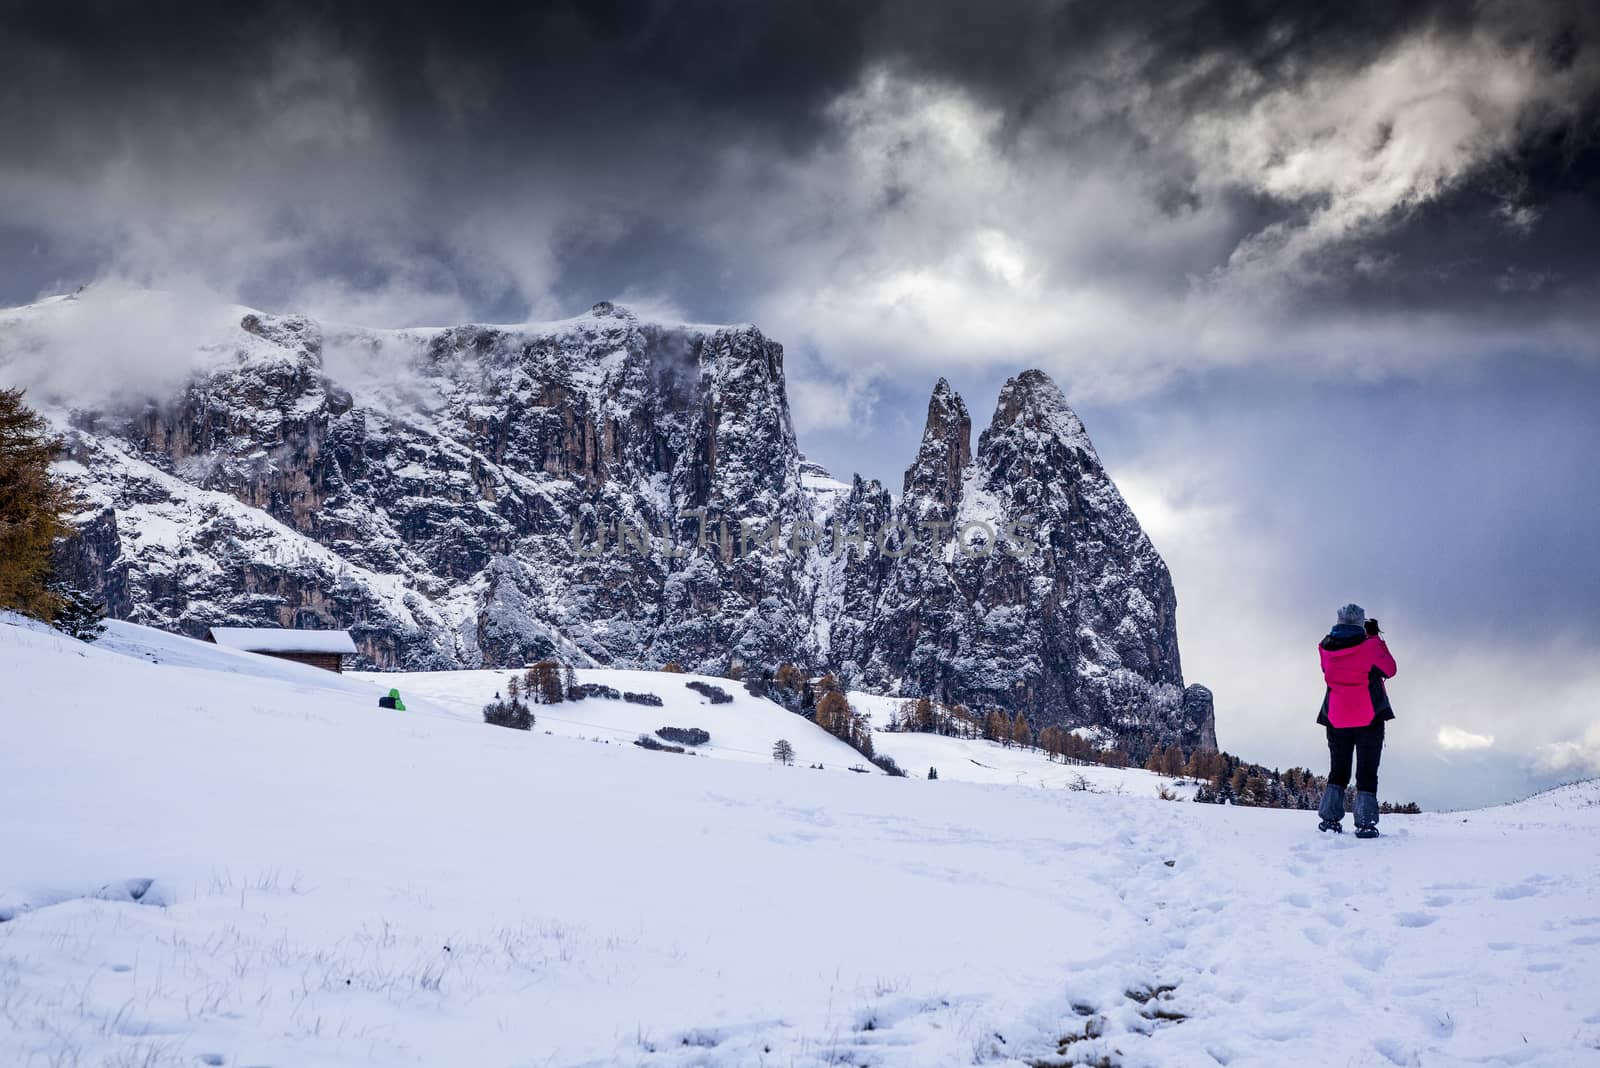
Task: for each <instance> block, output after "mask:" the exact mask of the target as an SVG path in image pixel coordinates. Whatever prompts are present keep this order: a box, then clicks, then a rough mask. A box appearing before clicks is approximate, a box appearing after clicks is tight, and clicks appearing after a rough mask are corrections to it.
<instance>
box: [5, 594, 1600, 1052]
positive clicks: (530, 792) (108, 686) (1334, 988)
mask: <svg viewBox="0 0 1600 1068" xmlns="http://www.w3.org/2000/svg"><path fill="white" fill-rule="evenodd" d="M151 641H152V642H153V643H154V646H155V647H151V646H150V645H146V646H145V647H144V652H145V654H147V655H141V654H140V652H139V650H138V649H136V648H134V646H135V645H136V644H137V643H136V642H135V641H134V640H133V638H131V637H129V636H128V635H125V634H119V635H117V636H115V641H114V643H113V645H108V646H106V647H94V646H83V645H80V644H79V643H76V642H73V641H70V640H68V639H64V638H62V637H60V636H58V635H55V634H51V633H47V632H42V631H40V630H37V629H33V628H24V627H19V626H15V625H11V624H10V623H5V622H0V679H3V680H4V687H3V691H0V739H3V742H4V744H3V745H0V800H3V803H0V917H3V918H4V920H5V922H0V1064H5V1065H51V1064H83V1065H90V1064H95V1065H98V1064H138V1065H145V1066H152V1068H153V1066H179V1065H182V1066H191V1065H196V1064H209V1065H240V1066H243V1065H295V1066H297V1068H318V1066H333V1065H338V1066H349V1065H369V1066H384V1068H389V1066H395V1065H457V1064H472V1065H481V1066H500V1065H505V1066H512V1065H517V1066H523V1065H553V1066H563V1068H572V1066H578V1065H586V1066H601V1065H628V1066H643V1068H691V1066H694V1068H750V1066H762V1065H767V1066H773V1068H776V1066H784V1068H821V1066H824V1065H827V1066H833V1065H843V1064H850V1065H861V1064H865V1065H871V1066H874V1068H912V1066H914V1068H928V1066H945V1065H965V1064H985V1065H1002V1066H1013V1068H1020V1066H1022V1065H1040V1064H1044V1065H1051V1064H1066V1063H1078V1064H1110V1065H1117V1066H1120V1068H1135V1066H1151V1068H1155V1066H1160V1068H1190V1066H1205V1068H1214V1066H1215V1065H1219V1064H1226V1065H1230V1066H1239V1065H1281V1064H1286V1063H1296V1064H1338V1065H1346V1064H1349V1065H1390V1064H1398V1065H1458V1064H1469V1063H1470V1064H1475V1065H1539V1066H1546V1065H1548V1066H1567V1065H1580V1064H1585V1063H1591V1062H1592V1061H1593V1059H1594V1058H1595V1056H1596V1049H1597V1044H1600V1010H1597V1009H1596V1005H1597V1004H1600V996H1597V994H1600V907H1597V905H1596V900H1597V899H1600V860H1597V856H1596V851H1595V848H1594V846H1595V842H1596V840H1597V836H1600V807H1597V806H1594V805H1592V804H1587V803H1585V804H1576V803H1575V804H1572V805H1566V804H1561V805H1554V804H1551V803H1550V801H1551V799H1550V798H1549V797H1547V798H1545V799H1544V800H1543V801H1538V800H1535V801H1530V802H1528V803H1524V804H1521V805H1515V806H1508V807H1506V808H1503V809H1495V810H1489V811H1483V812H1467V813H1451V814H1448V815H1437V816H1433V815H1425V816H1418V817H1411V818H1409V819H1401V818H1385V821H1384V829H1385V831H1386V836H1385V837H1384V838H1382V839H1380V840H1378V841H1376V842H1358V841H1356V840H1354V838H1353V837H1351V836H1348V835H1347V836H1345V837H1343V838H1333V837H1329V836H1320V837H1319V836H1318V835H1317V834H1316V832H1315V831H1314V830H1313V828H1312V825H1311V823H1310V818H1309V817H1308V815H1307V814H1304V813H1294V812H1276V811H1265V810H1253V809H1237V808H1228V807H1220V806H1214V805H1193V804H1174V803H1164V802H1161V801H1158V800H1155V799H1154V798H1153V797H1147V796H1132V795H1129V796H1116V795H1114V794H1106V793H1087V792H1075V791H1071V790H1062V789H1039V788H1038V787H1034V786H1028V787H1018V786H986V785H979V784H972V783H962V782H956V781H944V780H943V779H941V781H939V782H927V781H925V780H919V779H893V778H889V777H886V776H867V775H852V774H848V773H843V772H835V771H831V770H830V771H827V772H818V771H811V770H807V769H806V768H804V767H778V766H775V765H773V764H771V763H770V762H767V763H762V764H757V763H753V762H752V763H744V762H741V761H737V760H714V759H698V758H686V757H678V756H672V755H666V754H659V753H648V752H644V751H643V750H640V749H637V748H635V747H633V746H631V745H603V744H596V743H595V742H593V741H584V740H580V739H576V738H565V737H559V736H548V735H545V734H543V733H541V732H539V731H534V732H530V733H523V732H516V731H509V730H503V729H498V728H494V727H488V726H485V725H483V724H481V723H477V722H472V721H471V720H470V717H466V716H464V715H462V714H460V713H459V712H458V711H452V710H449V709H444V708H435V707H430V700H429V699H428V698H427V697H426V696H425V695H424V694H423V693H422V691H421V687H422V683H421V681H420V680H419V681H416V682H414V683H413V684H412V690H413V692H412V693H411V694H410V695H408V703H409V704H411V705H412V708H413V711H409V712H405V713H395V712H390V711H385V710H381V709H378V708H377V707H375V705H374V704H373V702H372V700H371V697H372V694H373V692H374V687H375V684H374V683H373V682H372V681H371V680H361V679H344V680H338V679H334V678H333V677H332V676H327V677H326V679H320V678H311V677H300V676H299V675H296V676H295V677H293V678H290V677H288V676H284V677H272V673H270V672H269V673H267V674H258V673H249V672H239V671H234V670H230V668H231V667H233V666H235V665H233V664H232V662H231V660H230V658H228V657H225V656H216V658H215V659H214V660H210V661H209V662H207V661H208V658H210V657H212V656H215V655H216V654H214V653H210V652H204V653H203V652H195V651H192V650H186V649H182V648H180V649H178V650H177V652H173V651H171V650H170V649H168V648H165V647H163V646H162V643H161V642H160V641H159V640H156V639H152V640H151ZM119 648H120V649H121V650H122V651H118V649H119ZM130 653H132V654H133V655H129V654H130ZM150 655H154V657H155V659H157V660H160V661H162V662H160V663H154V662H152V661H151V659H150ZM352 684H353V685H355V686H357V690H358V691H364V692H351V691H348V690H346V689H345V687H347V686H350V685H352ZM729 711H731V710H729ZM724 729H729V730H731V729H732V728H731V727H730V728H724ZM714 733H715V732H714ZM764 733H765V732H764V731H763V734H764ZM1591 795H1592V791H1590V793H1589V794H1583V795H1581V797H1584V798H1590V797H1591ZM1579 798H1580V795H1579V794H1577V793H1574V794H1573V795H1572V797H1570V798H1567V799H1568V800H1577V799H1579ZM1591 799H1592V798H1591Z"/></svg>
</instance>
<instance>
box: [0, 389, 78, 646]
mask: <svg viewBox="0 0 1600 1068" xmlns="http://www.w3.org/2000/svg"><path fill="white" fill-rule="evenodd" d="M60 450H61V441H60V439H59V438H56V437H55V436H53V435H52V434H50V433H49V428H48V426H47V425H46V424H45V421H44V419H43V418H42V417H41V416H40V415H39V414H38V413H37V412H35V411H34V410H33V409H31V408H29V407H28V406H27V405H26V404H24V403H23V401H22V391H21V390H20V389H4V390H0V608H10V609H15V610H16V611H19V612H23V613H26V614H28V615H31V616H36V617H38V618H40V619H51V618H52V617H53V616H54V614H55V611H56V608H57V606H58V603H59V602H58V599H57V597H56V595H55V594H53V593H51V591H50V590H49V588H48V586H49V581H50V560H51V554H52V550H53V549H54V547H55V541H56V539H57V538H59V537H61V536H62V535H63V534H66V533H67V531H68V529H69V528H68V526H67V521H66V516H67V513H68V512H69V511H70V509H71V508H72V506H73V503H74V497H73V494H72V492H71V491H70V490H69V489H68V488H67V487H66V486H65V485H63V484H62V483H60V482H58V481H57V480H56V479H55V478H54V477H53V476H52V475H51V473H50V464H51V462H52V461H54V460H55V457H56V454H57V453H58V452H59V451H60Z"/></svg>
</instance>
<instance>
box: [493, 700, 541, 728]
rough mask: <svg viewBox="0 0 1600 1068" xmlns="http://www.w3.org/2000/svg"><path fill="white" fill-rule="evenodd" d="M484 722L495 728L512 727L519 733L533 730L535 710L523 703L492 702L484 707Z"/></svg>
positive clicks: (514, 701) (515, 701)
mask: <svg viewBox="0 0 1600 1068" xmlns="http://www.w3.org/2000/svg"><path fill="white" fill-rule="evenodd" d="M483 721H484V722H485V723H487V724H489V725H490V726H494V727H510V728H511V729H512V730H517V731H530V730H532V729H533V710H532V709H530V708H529V707H528V706H527V705H525V704H523V703H522V702H521V701H519V700H516V699H515V698H513V699H512V700H510V701H491V702H489V703H488V704H486V705H484V706H483Z"/></svg>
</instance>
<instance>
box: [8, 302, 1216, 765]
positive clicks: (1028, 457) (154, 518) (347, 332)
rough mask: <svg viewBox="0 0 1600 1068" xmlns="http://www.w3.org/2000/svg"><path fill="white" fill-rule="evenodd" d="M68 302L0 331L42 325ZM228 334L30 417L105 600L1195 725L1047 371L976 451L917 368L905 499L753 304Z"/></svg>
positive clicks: (62, 563)
mask: <svg viewBox="0 0 1600 1068" xmlns="http://www.w3.org/2000/svg"><path fill="white" fill-rule="evenodd" d="M70 303H71V302H70V300H69V301H57V302H52V304H51V305H50V306H49V307H46V306H44V305H40V306H36V307H35V308H34V309H30V310H29V311H31V312H32V313H33V314H31V315H30V316H28V317H27V318H26V319H18V318H16V317H13V318H11V319H6V318H4V317H0V334H3V333H4V332H5V331H7V330H17V329H21V328H22V326H20V325H19V324H24V325H25V326H26V328H27V330H29V331H31V332H32V333H31V335H30V341H29V344H30V345H33V346H34V347H35V349H37V346H38V345H40V344H43V345H48V344H49V343H50V338H51V332H50V327H49V324H50V316H52V315H57V314H67V312H64V311H62V309H64V308H68V306H69V305H70ZM222 348H223V350H224V352H223V357H222V358H220V359H212V360H211V361H210V366H208V367H207V368H206V369H205V370H204V371H201V372H197V373H196V375H195V376H194V378H193V379H192V380H191V381H190V382H189V384H188V386H187V388H185V389H183V390H182V391H181V392H180V393H179V395H177V396H172V397H164V398H161V399H159V400H156V401H153V402H150V403H140V404H134V405H131V404H127V403H119V404H116V405H111V406H106V407H102V408H101V409H100V410H94V411H86V410H81V409H70V410H62V411H60V412H57V413H55V414H56V418H57V419H58V421H59V422H60V424H61V425H62V427H63V429H64V430H65V432H66V436H67V440H68V449H67V456H66V457H65V459H64V462H63V464H62V465H61V470H62V472H63V474H65V475H66V476H67V477H69V478H71V479H72V480H73V481H75V482H76V483H77V484H78V485H79V487H80V488H81V489H82V490H83V491H84V494H85V497H86V499H87V501H88V507H87V508H86V511H85V512H84V514H83V515H82V516H80V518H79V535H78V536H77V537H76V538H74V539H71V540H70V541H68V542H66V543H64V544H63V546H62V551H61V553H60V560H59V564H58V566H59V568H60V569H61V570H63V571H65V572H67V573H68V574H69V575H70V577H72V578H73V579H74V580H75V581H77V582H78V583H79V584H80V585H83V586H86V587H88V588H91V589H95V590H98V591H100V593H101V595H102V596H104V597H105V598H106V600H107V602H108V604H109V605H110V606H111V610H112V613H113V614H114V615H117V616H119V617H122V618H128V619H132V620H135V621H137V622H141V623H147V624H151V625H155V626H160V627H165V628H168V629H172V630H176V631H181V632H184V633H188V634H194V635H199V634H203V633H204V631H205V628H207V627H209V626H212V625H222V624H258V625H259V624H277V625H282V626H310V627H322V626H337V627H345V628H348V629H350V630H351V632H352V633H353V635H354V636H355V638H356V641H357V643H358V646H359V648H360V649H361V651H362V659H363V660H364V661H366V662H368V663H370V664H372V665H376V666H379V667H407V668H413V669H426V668H445V667H460V666H472V667H476V666H507V665H521V664H523V663H526V662H528V661H531V660H535V659H539V658H541V657H545V656H555V657H558V658H561V659H565V660H570V661H574V662H577V663H598V664H615V665H619V666H656V665H659V664H660V663H662V662H664V661H667V660H677V661H679V662H680V663H682V664H684V665H685V666H686V667H690V668H692V669H695V670H703V671H710V672H718V671H723V670H726V669H728V668H729V667H731V666H733V665H735V664H741V665H748V666H749V667H751V668H754V669H760V668H770V667H771V666H773V665H776V664H778V663H780V662H784V661H794V662H800V663H802V664H805V665H808V666H810V667H812V668H815V669H823V668H826V669H832V670H840V671H843V672H845V673H846V674H848V675H849V676H850V678H851V681H852V683H853V684H854V685H856V686H858V687H861V688H865V689H876V690H880V691H882V692H889V693H900V694H904V695H908V696H910V695H924V694H926V695H929V696H933V697H937V698H940V699H943V700H949V701H961V702H964V703H966V704H968V705H969V706H978V707H983V706H989V705H999V706H1001V707H1004V708H1006V709H1009V710H1020V711H1024V712H1026V713H1027V715H1028V717H1029V719H1030V721H1032V722H1033V723H1034V724H1035V726H1040V725H1044V724H1051V723H1055V724H1059V725H1063V726H1074V727H1075V726H1094V727H1101V728H1106V729H1108V730H1109V731H1110V732H1111V733H1112V734H1114V735H1115V736H1116V737H1117V738H1119V739H1121V740H1123V741H1124V742H1125V743H1127V744H1129V745H1132V746H1136V747H1137V746H1141V745H1146V744H1151V743H1155V742H1159V743H1161V744H1170V743H1174V742H1176V743H1179V744H1182V745H1184V746H1185V747H1186V748H1191V749H1192V748H1195V747H1197V746H1207V745H1214V744H1215V739H1214V734H1213V731H1212V728H1211V721H1212V717H1211V712H1210V700H1209V693H1208V692H1204V691H1203V688H1200V687H1192V688H1191V691H1190V693H1193V692H1194V691H1196V690H1199V691H1202V692H1204V693H1205V700H1204V701H1202V700H1200V699H1199V698H1198V696H1196V697H1193V698H1191V697H1190V695H1188V694H1186V693H1185V692H1184V690H1183V679H1182V672H1181V669H1180V664H1179V659H1178V648H1177V641H1176V633H1175V600H1174V597H1173V591H1172V584H1171V580H1170V578H1169V577H1168V574H1167V570H1166V568H1165V566H1164V565H1163V564H1162V562H1161V559H1160V557H1159V556H1158V555H1157V554H1156V552H1155V550H1154V548H1153V547H1152V546H1151V545H1150V542H1149V540H1148V539H1147V538H1146V537H1145V536H1144V534H1143V532H1142V531H1141V530H1140V529H1139V525H1138V523H1137V521H1136V520H1135V519H1134V517H1133V515H1132V513H1131V512H1130V511H1129V510H1128V508H1127V505H1126V504H1125V503H1124V502H1123V500H1122V498H1121V496H1120V494H1118V492H1117V490H1116V487H1115V486H1114V485H1113V484H1112V483H1111V480H1110V479H1109V478H1108V477H1107V476H1106V474H1105V471H1104V469H1103V468H1102V467H1101V465H1100V461H1099V459H1098V457H1097V456H1096V455H1095V452H1094V448H1093V446H1092V445H1091V444H1090V442H1089V439H1088V436H1087V435H1086V434H1085V432H1084V429H1083V426H1082V424H1081V423H1080V422H1079V421H1078V419H1077V417H1076V416H1075V415H1074V414H1073V412H1072V410H1071V409H1070V408H1069V407H1068V406H1067V404H1066V402H1065V400H1064V399H1063V398H1062V396H1061V393H1060V391H1059V390H1058V389H1057V388H1056V386H1055V385H1054V384H1053V383H1052V382H1051V381H1050V380H1049V379H1048V378H1047V377H1046V376H1045V375H1043V374H1042V373H1040V372H1037V371H1029V372H1026V373H1024V374H1022V375H1019V376H1018V377H1017V378H1014V379H1012V380H1011V381H1010V382H1008V383H1007V384H1006V386H1005V388H1004V389H1003V390H1002V392H1001V395H1000V400H999V404H998V405H997V407H996V411H995V415H994V419H993V420H992V422H991V425H990V427H989V429H987V430H986V431H984V432H983V434H982V435H981V437H980V438H979V441H978V447H977V450H976V452H974V451H973V449H972V441H971V435H972V421H971V418H970V417H969V415H968V412H967V408H966V405H965V404H964V403H963V402H962V400H961V398H960V397H959V396H957V395H956V394H955V392H954V391H953V390H952V389H951V388H950V386H949V384H948V383H946V382H944V381H940V382H939V384H938V385H937V386H936V387H935V389H934V392H933V396H932V398H931V399H930V401H929V405H928V418H927V425H926V430H925V432H924V434H923V439H922V442H921V446H920V448H919V450H918V454H917V457H916V460H915V462H913V463H912V465H911V466H910V467H909V468H908V469H907V471H906V475H905V481H904V484H903V487H902V493H901V494H900V496H899V497H898V499H896V498H894V497H892V496H891V495H890V494H889V492H888V491H887V490H886V489H885V488H884V487H883V486H881V485H880V484H878V483H877V482H875V481H871V480H864V479H861V478H859V477H857V478H854V479H853V480H852V481H851V482H849V483H843V482H838V481H835V480H833V479H832V478H831V477H829V476H828V475H827V474H826V472H823V471H821V470H820V469H819V468H817V467H816V465H814V464H810V463H808V462H807V461H806V460H805V459H804V457H803V456H802V454H801V452H800V450H799V448H798V446H797V444H796V441H795V435H794V430H793V426H792V424H791V421H790V416H789V407H788V401H787V397H786V393H785V383H784V373H783V348H782V346H781V345H778V344H777V343H775V342H773V341H771V340H769V339H767V338H766V337H765V336H763V335H762V334H761V332H760V331H758V330H757V329H755V328H754V327H751V326H717V327H695V326H685V325H680V324H661V323H653V322H646V321H641V320H640V319H639V318H637V317H636V316H635V315H634V314H633V313H631V312H630V311H628V310H627V309H625V308H622V307H618V306H614V305H611V304H609V303H603V304H599V305H596V306H595V307H594V308H593V309H592V310H591V311H590V312H589V314H587V315H583V316H579V317H578V318H575V319H571V320H567V321H564V322H559V323H549V324H531V325H524V326H513V327H490V326H462V327H454V328H448V329H437V330H407V331H365V330H354V329H333V328H325V327H323V326H322V325H320V324H318V323H316V322H314V321H311V320H308V319H305V318H301V317H296V316H274V315H266V314H262V313H258V312H243V310H241V314H240V316H239V319H238V326H237V328H236V329H234V330H232V331H231V333H230V335H229V337H228V338H227V340H226V344H225V345H223V346H222ZM0 359H3V357H0ZM0 372H3V363H0Z"/></svg>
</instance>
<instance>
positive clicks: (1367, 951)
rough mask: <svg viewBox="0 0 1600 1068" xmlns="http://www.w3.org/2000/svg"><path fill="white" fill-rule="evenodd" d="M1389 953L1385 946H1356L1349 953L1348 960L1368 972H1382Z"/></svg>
mask: <svg viewBox="0 0 1600 1068" xmlns="http://www.w3.org/2000/svg"><path fill="white" fill-rule="evenodd" d="M1389 953H1390V950H1389V948H1388V947H1387V946H1376V945H1374V946H1357V947H1355V948H1354V949H1352V950H1351V951H1350V959H1351V960H1353V961H1355V962H1356V963H1357V964H1359V965H1361V966H1362V967H1363V968H1365V969H1366V970H1367V971H1369V972H1377V971H1382V970H1383V966H1384V964H1385V963H1386V962H1387V961H1388V960H1389Z"/></svg>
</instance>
